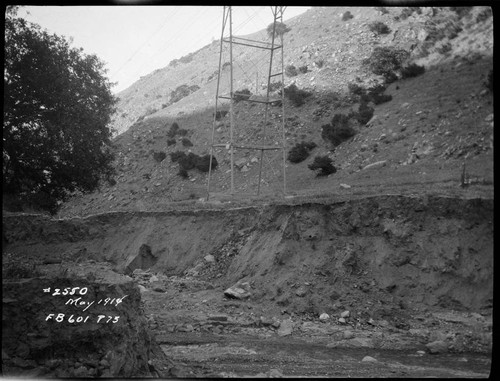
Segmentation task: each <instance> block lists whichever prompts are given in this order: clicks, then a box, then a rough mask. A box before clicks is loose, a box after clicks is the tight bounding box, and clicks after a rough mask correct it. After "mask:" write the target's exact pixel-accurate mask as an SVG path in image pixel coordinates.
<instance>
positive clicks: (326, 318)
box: [319, 312, 330, 321]
mask: <svg viewBox="0 0 500 381" xmlns="http://www.w3.org/2000/svg"><path fill="white" fill-rule="evenodd" d="M328 319H330V315H328V314H327V313H324V312H323V313H322V314H321V315H319V320H322V321H325V320H328Z"/></svg>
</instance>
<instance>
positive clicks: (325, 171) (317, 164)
mask: <svg viewBox="0 0 500 381" xmlns="http://www.w3.org/2000/svg"><path fill="white" fill-rule="evenodd" d="M308 167H309V169H310V170H312V171H317V170H319V171H318V172H317V173H316V176H328V175H329V174H331V173H335V172H337V168H335V166H334V165H333V161H332V159H330V158H329V157H328V156H326V155H325V156H316V157H315V158H314V161H313V162H312V163H311V164H309V165H308Z"/></svg>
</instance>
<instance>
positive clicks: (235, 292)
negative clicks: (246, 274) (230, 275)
mask: <svg viewBox="0 0 500 381" xmlns="http://www.w3.org/2000/svg"><path fill="white" fill-rule="evenodd" d="M224 295H225V296H227V297H228V298H232V299H247V298H249V297H250V295H251V294H250V292H248V291H245V290H244V289H243V288H241V287H238V286H237V285H234V286H231V287H229V288H228V289H227V290H226V291H224Z"/></svg>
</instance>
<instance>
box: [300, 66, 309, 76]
mask: <svg viewBox="0 0 500 381" xmlns="http://www.w3.org/2000/svg"><path fill="white" fill-rule="evenodd" d="M299 71H300V72H301V73H302V74H305V73H307V65H304V66H299Z"/></svg>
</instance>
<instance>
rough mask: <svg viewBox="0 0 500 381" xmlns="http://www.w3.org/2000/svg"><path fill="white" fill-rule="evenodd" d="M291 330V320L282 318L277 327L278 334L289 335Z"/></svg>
mask: <svg viewBox="0 0 500 381" xmlns="http://www.w3.org/2000/svg"><path fill="white" fill-rule="evenodd" d="M292 332H293V322H292V319H287V320H283V321H282V322H281V324H280V327H279V329H278V335H279V336H289V335H291V334H292Z"/></svg>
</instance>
